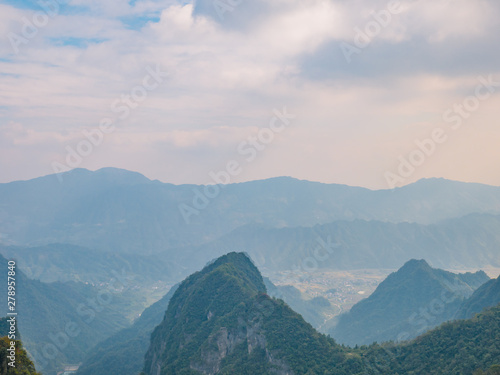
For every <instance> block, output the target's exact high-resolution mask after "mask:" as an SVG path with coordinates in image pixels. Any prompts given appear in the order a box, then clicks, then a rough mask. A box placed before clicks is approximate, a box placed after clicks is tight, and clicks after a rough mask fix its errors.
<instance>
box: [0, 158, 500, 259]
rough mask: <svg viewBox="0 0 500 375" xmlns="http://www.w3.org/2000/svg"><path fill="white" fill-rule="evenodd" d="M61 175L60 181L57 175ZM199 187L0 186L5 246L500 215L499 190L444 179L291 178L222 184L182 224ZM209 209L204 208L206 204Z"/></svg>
mask: <svg viewBox="0 0 500 375" xmlns="http://www.w3.org/2000/svg"><path fill="white" fill-rule="evenodd" d="M60 177H61V176H60ZM196 192H198V193H200V194H202V193H203V186H197V185H172V184H166V183H161V182H159V181H151V180H149V179H147V178H146V177H144V176H142V175H140V174H138V173H135V172H129V171H126V170H119V169H115V168H105V169H101V170H98V171H95V172H91V171H87V170H84V169H77V170H73V171H71V172H67V173H64V174H63V175H62V182H60V181H59V179H58V177H57V176H56V175H50V176H45V177H40V178H37V179H33V180H29V181H17V182H12V183H7V184H0V228H1V229H0V231H1V233H0V239H1V241H2V242H3V243H4V244H6V245H18V246H43V245H47V244H51V243H68V244H73V245H79V246H84V247H89V248H95V249H102V250H107V251H120V252H141V253H144V252H146V253H152V252H160V251H164V250H166V249H171V248H174V247H180V246H187V245H197V244H198V245H199V244H202V243H206V242H207V241H210V240H213V239H215V238H218V237H220V236H222V235H224V234H227V233H229V232H230V231H232V230H234V229H235V228H238V227H240V226H243V225H246V224H249V223H253V222H256V223H262V224H264V225H269V226H273V227H285V226H288V227H294V226H305V227H308V226H314V225H317V224H325V223H328V222H332V221H336V220H354V219H362V220H379V221H387V222H394V223H397V222H418V223H424V224H427V223H431V222H437V221H440V220H445V219H450V218H455V217H460V216H464V215H467V214H471V213H492V214H500V187H493V186H487V185H481V184H470V183H460V182H454V181H447V180H442V179H429V180H421V181H419V182H416V183H414V184H412V185H407V186H405V187H402V188H397V189H394V190H377V191H372V190H369V189H365V188H360V187H350V186H346V185H337V184H322V183H317V182H309V181H300V180H296V179H292V178H274V179H269V180H262V181H252V182H246V183H239V184H232V185H227V186H224V188H222V189H221V192H220V194H218V196H217V197H215V198H213V199H212V198H211V199H207V202H208V203H207V204H206V208H202V209H198V208H197V209H196V211H198V214H196V215H193V216H192V217H191V218H190V222H189V223H187V222H185V221H184V219H183V216H182V214H181V212H180V210H179V206H180V205H182V204H184V205H187V206H191V207H194V206H193V199H194V198H195V197H196V194H197V193H196ZM205 203H206V202H205Z"/></svg>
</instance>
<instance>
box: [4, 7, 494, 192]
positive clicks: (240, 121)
mask: <svg viewBox="0 0 500 375" xmlns="http://www.w3.org/2000/svg"><path fill="white" fill-rule="evenodd" d="M207 1H208V0H207ZM206 4H208V5H210V2H208V3H206ZM252 4H253V3H252ZM255 4H257V5H259V4H261V3H260V2H257V3H255ZM71 5H72V6H75V5H81V6H83V8H81V9H80V8H79V9H80V10H79V11H78V12H63V13H62V14H60V15H58V16H57V17H54V18H53V19H51V21H50V23H49V24H48V25H47V26H46V27H44V28H41V29H40V30H39V34H38V35H37V36H36V37H34V38H33V39H32V40H30V42H29V43H28V44H26V45H22V46H21V47H22V49H21V52H20V53H19V54H18V55H15V54H13V53H12V49H11V46H10V45H9V43H8V42H7V43H5V41H6V40H4V43H3V44H2V45H1V46H0V53H1V54H2V55H3V56H5V58H3V59H0V71H1V72H2V73H3V74H2V75H1V76H0V101H1V103H0V110H1V114H2V115H3V116H4V119H5V120H1V121H0V136H2V137H4V140H5V142H7V141H8V142H10V143H9V144H10V145H11V146H12V145H17V146H22V147H23V148H24V150H25V152H26V153H28V154H29V153H30V152H33V153H34V155H35V154H36V158H37V160H39V161H40V163H42V161H43V163H46V164H49V165H50V161H51V160H54V159H61V158H64V152H65V151H64V148H65V146H66V145H68V144H71V142H76V141H78V139H79V137H80V138H81V130H82V129H84V128H93V127H96V126H97V125H98V123H99V121H100V119H101V118H103V117H104V116H114V114H113V113H112V112H111V110H110V106H111V104H112V103H113V101H115V100H116V99H117V98H120V97H121V95H127V94H129V93H130V90H132V89H133V88H134V87H135V86H137V85H138V84H140V83H141V80H142V78H143V77H144V75H145V72H146V67H148V66H156V65H157V64H158V63H159V64H160V65H161V67H162V69H163V70H165V71H168V72H169V74H170V76H169V78H168V79H166V80H165V82H164V83H163V84H162V85H161V86H160V87H159V88H158V89H157V90H155V91H153V92H151V93H150V94H149V95H148V99H147V100H146V101H145V102H144V103H142V104H141V105H140V106H138V108H137V109H135V110H134V111H132V113H131V116H130V117H129V118H127V119H126V120H124V121H122V122H121V123H120V124H119V126H118V130H117V131H116V132H115V133H113V134H112V135H111V136H109V137H108V138H107V139H106V141H105V144H104V145H103V146H102V148H101V150H102V151H96V154H95V155H94V156H92V157H91V158H89V159H88V161H86V163H88V165H85V164H84V165H83V166H89V167H99V166H106V165H116V163H120V165H119V166H122V167H127V165H126V163H129V165H130V168H131V169H134V168H135V169H138V170H141V168H140V160H141V158H139V159H138V157H137V155H135V156H134V157H129V156H127V155H128V153H130V152H131V151H132V150H134V151H136V152H137V153H138V155H141V157H144V158H145V160H146V159H148V158H149V159H151V160H152V159H155V158H158V157H161V156H162V155H163V156H164V157H168V158H171V157H174V158H175V157H176V156H175V155H177V158H180V156H182V158H187V159H188V160H190V163H193V162H194V163H198V164H199V165H198V166H197V168H196V169H195V170H193V169H192V171H193V172H192V175H190V174H189V173H187V172H185V169H182V171H179V172H177V174H176V172H175V168H173V167H172V169H169V170H168V176H169V177H168V178H166V177H165V176H167V174H165V173H164V172H163V171H160V170H157V171H156V172H155V170H154V168H153V167H152V166H151V165H149V164H148V166H147V169H148V173H149V175H151V176H155V177H161V178H163V179H170V180H172V181H174V182H183V181H186V182H200V180H202V179H203V178H204V176H205V175H206V173H204V172H203V171H204V170H205V171H206V170H207V169H210V168H213V166H214V165H215V164H217V163H219V162H220V161H221V160H220V159H221V157H220V153H221V150H224V152H223V153H222V154H223V155H230V154H231V152H232V151H233V150H234V148H235V146H236V145H237V144H238V143H239V140H241V139H244V138H245V137H246V135H247V134H248V133H249V132H250V131H254V130H255V129H256V128H257V127H262V126H265V125H266V124H267V123H268V121H269V116H271V114H272V110H273V108H281V107H282V106H284V105H286V106H287V107H288V108H290V111H291V112H294V113H295V112H296V113H297V115H298V119H297V121H296V122H295V123H294V130H293V131H291V132H290V133H288V134H286V135H283V141H282V142H281V143H279V145H278V144H276V146H273V150H275V151H272V150H269V151H268V153H266V155H270V156H269V157H271V158H272V160H271V159H266V158H265V157H263V159H262V160H267V161H266V162H262V164H259V163H257V164H255V166H252V167H251V168H249V169H248V171H249V172H248V174H247V175H242V176H241V178H242V179H250V178H258V177H259V173H261V175H262V176H268V175H270V174H273V173H281V172H283V174H290V175H297V176H298V177H304V178H311V179H316V180H321V179H323V180H328V181H332V180H335V181H337V182H342V181H344V182H351V183H357V184H363V185H370V186H376V185H377V184H379V183H380V180H381V177H380V176H382V175H383V170H384V168H388V166H387V165H388V164H390V163H391V161H392V160H396V158H397V156H398V152H400V150H401V148H403V149H404V148H405V146H401V145H404V144H406V145H407V144H410V145H411V143H412V141H413V139H414V137H416V136H418V135H419V134H420V133H419V131H420V130H421V129H422V128H425V127H426V126H430V125H429V124H433V121H434V119H435V118H436V117H438V116H439V114H440V113H441V112H442V111H443V110H444V109H446V108H447V106H449V105H450V104H452V103H453V102H454V101H456V100H458V99H457V98H460V97H461V96H462V95H467V93H468V92H469V90H470V88H471V87H473V84H474V83H473V82H474V80H475V78H476V76H477V75H479V74H490V73H491V74H494V73H495V70H488V68H489V67H493V66H496V67H497V68H495V69H496V70H498V66H500V65H498V62H500V57H499V56H498V53H497V52H495V49H494V46H496V45H498V35H499V34H498V33H495V32H494V31H495V30H496V29H498V25H496V22H495V20H496V19H497V18H496V17H497V16H498V10H499V6H498V5H497V4H496V3H494V2H493V1H492V0H490V1H487V0H477V1H474V2H472V1H466V0H437V1H433V2H423V1H403V6H402V9H403V12H401V13H400V14H398V15H395V16H394V18H393V21H392V22H391V23H390V25H389V26H388V27H387V28H385V29H384V30H383V31H382V33H381V34H380V36H378V37H377V38H375V40H374V41H373V44H372V45H370V47H369V48H367V49H366V51H363V52H362V54H361V55H360V56H358V57H359V59H358V60H357V61H354V62H353V64H347V63H346V62H345V61H344V60H343V57H342V56H341V59H342V60H339V59H338V58H337V57H338V55H339V53H340V52H339V43H340V42H341V41H346V40H347V41H349V40H352V38H353V37H354V28H355V27H360V28H363V27H364V25H366V23H367V22H368V21H369V20H372V19H373V15H372V11H380V10H382V9H384V8H385V7H386V6H387V1H381V0H377V1H368V0H355V1H354V0H353V1H340V0H337V1H333V0H331V1H328V0H311V1H307V2H305V1H300V0H273V1H267V2H266V4H265V5H263V4H261V5H262V6H260V5H259V6H257V5H255V7H252V6H251V5H245V4H242V5H241V7H235V9H234V10H233V12H232V13H231V14H227V18H226V20H225V21H223V20H220V19H218V18H217V17H215V18H214V17H210V16H208V15H207V14H208V13H203V12H196V11H194V10H193V9H198V8H200V4H196V6H194V5H193V4H181V3H178V2H175V1H173V0H172V1H167V0H165V1H137V2H136V3H135V4H134V5H133V6H131V5H130V4H129V2H128V1H125V0H113V1H106V2H102V1H80V0H73V1H72V2H71ZM82 9H83V10H82ZM85 9H87V10H85ZM31 13H32V12H30V11H29V10H19V9H15V8H14V7H12V6H7V5H0V25H1V26H0V31H1V32H2V34H3V35H6V34H7V33H8V32H9V31H10V32H20V25H21V24H20V20H21V18H22V17H23V16H28V17H29V16H30V14H31ZM153 14H154V15H157V16H158V17H159V20H158V21H156V20H155V19H152V20H150V22H149V23H147V24H141V25H140V26H137V27H130V25H126V24H124V23H123V22H122V19H123V17H131V18H132V20H133V19H134V17H139V16H140V17H142V16H150V15H153ZM231 17H232V18H231ZM238 17H239V18H238ZM231 20H233V21H232V22H233V23H230V22H231ZM234 20H242V21H241V25H239V24H238V22H236V21H234ZM226 22H227V23H226ZM229 26H230V27H229ZM497 31H498V30H497ZM68 38H77V39H83V43H81V44H77V45H74V44H72V43H71V41H70V42H68ZM64 41H66V42H64ZM457 41H463V42H464V43H466V44H465V47H467V48H465V47H464V45H462V44H461V43H459V42H457ZM488 42H489V44H490V47H491V49H488V50H487V51H485V52H487V53H488V54H489V56H490V57H489V59H488V61H484V60H485V59H480V58H478V57H475V56H471V52H470V50H468V49H469V48H470V49H472V48H475V49H476V52H477V51H482V49H483V48H486V47H483V45H488ZM438 54H439V55H438ZM441 54H442V61H441V60H440V64H442V65H443V67H441V66H437V64H436V59H440V58H441ZM335 56H337V57H335ZM305 60H307V61H308V64H306V63H304V61H305ZM448 62H449V64H451V65H449V64H448ZM318 67H319V68H321V69H318V72H319V73H316V72H315V71H314V69H317V68H318ZM314 74H315V77H314V79H312V78H311V77H312V76H313V75H314ZM481 119H482V124H483V126H484V129H488V132H491V134H492V135H493V134H494V135H495V136H496V132H497V131H496V130H495V129H496V128H495V127H493V126H492V125H491V124H493V123H494V122H495V117H494V116H493V115H491V114H490V115H487V116H482V117H481ZM2 121H3V123H2ZM474 123H475V122H474ZM13 124H15V125H13ZM20 124H22V125H20ZM425 124H427V125H425ZM416 129H420V130H416ZM381 144H383V145H384V146H383V147H381V146H380V145H381ZM148 145H154V147H148ZM29 146H33V148H32V150H33V151H30V150H31V149H30V148H29ZM9 147H10V146H9ZM162 147H165V150H167V151H165V150H163V149H162ZM485 147H487V148H486V149H487V150H490V149H491V147H493V146H491V145H490V144H488V146H485ZM9 150H11V151H5V152H12V149H11V148H9ZM35 150H36V151H35ZM104 150H108V152H104ZM278 150H279V155H283V156H282V157H281V158H279V155H278V154H277V153H278ZM450 150H453V151H456V149H455V148H454V147H451V146H450ZM301 152H305V153H306V155H308V156H307V158H304V157H303V156H301V155H302V154H301ZM450 152H451V151H450ZM491 152H494V153H495V154H496V153H497V151H496V149H495V150H493V149H491ZM188 153H189V156H188ZM9 155H10V154H9ZM16 155H17V154H16ZM374 155H377V156H376V157H374ZM4 156H5V155H4ZM301 157H302V159H300V158H301ZM482 158H484V154H483V153H481V154H480V155H479V154H478V155H477V162H478V163H479V162H480V160H481V159H482ZM32 159H33V158H32ZM132 159H133V160H132ZM23 160H24V159H23ZM26 160H29V158H26ZM119 160H123V161H120V162H119ZM346 160H348V161H350V162H349V163H345V161H346ZM474 160H476V159H474ZM125 161H127V162H125ZM332 161H339V163H337V164H335V165H336V166H334V167H331V166H330V164H331V162H332ZM340 161H343V164H342V165H340ZM124 163H125V165H124ZM145 163H146V162H145ZM44 165H45V164H44ZM132 166H134V168H132ZM350 166H351V167H352V168H351V169H349V168H350ZM0 168H6V167H5V166H2V165H0ZM23 168H25V169H26V170H30V171H32V172H31V173H33V174H34V175H36V174H41V173H40V172H39V171H41V170H42V169H43V168H42V166H41V164H37V165H36V166H35V165H33V166H29V165H25V166H23ZM145 168H146V167H145ZM329 168H331V175H332V176H335V177H331V176H330V177H329V176H328V174H327V173H326V172H327V171H328V170H329ZM440 168H443V167H442V166H440ZM44 170H45V169H44ZM425 170H427V169H425ZM9 171H10V172H9V173H11V176H14V175H15V174H14V172H12V171H13V169H12V168H9ZM294 171H295V172H294ZM429 171H431V172H432V173H433V174H437V173H438V169H436V170H434V169H432V168H431V169H429ZM364 172H365V173H364ZM431 172H429V173H431ZM9 173H7V174H6V173H4V174H3V176H5V177H3V178H4V179H9V178H10V177H9ZM456 173H459V171H458V170H457V171H456ZM443 174H444V172H443ZM198 175H199V176H201V177H197V176H198ZM365 175H366V176H367V177H364V176H365ZM448 177H450V176H448ZM457 178H458V179H460V178H459V177H457ZM183 179H184V180H183ZM499 183H500V181H499Z"/></svg>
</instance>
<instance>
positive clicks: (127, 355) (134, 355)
mask: <svg viewBox="0 0 500 375" xmlns="http://www.w3.org/2000/svg"><path fill="white" fill-rule="evenodd" d="M177 287H178V285H175V286H173V287H172V288H171V289H170V291H169V292H168V293H167V294H166V295H165V296H164V297H163V298H162V299H160V300H159V301H158V302H156V303H154V304H153V305H151V306H150V307H148V308H147V309H146V310H144V312H143V313H142V314H141V316H140V317H139V318H137V320H136V321H135V322H134V324H133V325H132V326H131V327H129V328H125V329H123V330H121V331H119V332H117V333H116V334H114V335H113V336H111V337H110V338H108V339H106V340H104V341H102V342H100V343H99V344H97V345H96V347H95V348H93V349H92V350H91V351H90V353H89V354H88V355H87V357H86V358H85V360H84V362H83V364H82V365H81V366H80V368H79V369H78V373H77V375H137V374H138V373H139V372H140V371H141V370H142V367H143V366H144V355H145V354H146V351H147V349H148V347H149V342H150V337H151V332H153V329H154V328H155V327H156V326H157V325H158V324H160V323H161V321H162V319H163V317H164V315H165V310H167V307H168V304H169V302H170V299H171V298H172V295H173V294H174V292H175V291H176V290H177Z"/></svg>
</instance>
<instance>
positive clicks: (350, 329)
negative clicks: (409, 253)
mask: <svg viewBox="0 0 500 375" xmlns="http://www.w3.org/2000/svg"><path fill="white" fill-rule="evenodd" d="M488 280H489V277H488V276H487V275H486V274H485V273H484V272H483V271H479V272H477V273H474V274H471V273H467V274H454V273H451V272H447V271H443V270H440V269H434V268H431V267H430V266H429V264H428V263H427V262H426V261H425V260H411V261H409V262H407V263H406V264H405V265H404V266H403V267H401V268H400V269H399V270H398V271H397V272H395V273H392V274H391V275H389V276H388V277H387V278H386V279H385V280H384V281H383V282H382V283H381V284H380V285H379V286H378V287H377V289H376V290H375V292H373V294H372V295H370V296H369V297H368V298H366V299H364V300H362V301H360V302H358V303H357V304H356V305H354V306H353V307H352V309H351V310H350V311H349V312H347V313H345V314H343V315H341V316H340V318H339V321H338V323H337V326H336V327H335V328H334V329H333V331H332V336H333V337H334V338H335V340H336V341H338V342H339V343H344V344H347V345H351V346H354V345H365V344H371V343H373V342H384V341H390V340H393V341H401V340H408V339H411V338H414V337H416V336H418V335H419V334H422V333H424V332H425V331H427V330H429V329H430V328H432V327H435V326H437V325H439V324H441V323H443V322H445V321H447V320H450V319H453V318H454V316H455V315H456V313H457V311H458V309H459V308H460V307H461V305H462V303H463V302H464V300H465V299H466V298H468V297H469V296H471V295H472V293H473V292H474V290H476V289H477V288H478V287H480V286H481V285H482V284H484V283H485V282H487V281H488Z"/></svg>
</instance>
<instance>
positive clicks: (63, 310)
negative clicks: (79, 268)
mask: <svg viewBox="0 0 500 375" xmlns="http://www.w3.org/2000/svg"><path fill="white" fill-rule="evenodd" d="M0 268H1V269H3V270H7V261H6V260H5V258H3V257H2V256H0ZM0 284H1V285H7V272H0ZM16 287H17V290H16V298H17V299H16V308H17V310H18V311H19V312H20V314H19V316H18V327H19V331H20V332H22V339H23V343H24V345H25V347H26V348H27V350H28V351H29V353H30V354H31V355H32V356H33V358H34V360H35V364H36V366H37V368H38V370H39V371H41V372H42V373H43V374H44V375H52V374H55V373H56V372H57V369H58V368H60V366H61V365H62V364H63V363H66V364H67V363H78V362H80V361H81V360H82V359H83V358H84V356H85V354H86V353H87V351H88V350H89V349H90V348H91V347H93V346H94V344H95V343H96V342H98V341H101V340H103V339H105V338H107V337H109V336H110V335H112V334H113V333H114V332H116V331H118V330H120V329H121V328H124V327H126V326H128V325H129V322H128V320H127V318H126V316H125V314H126V312H127V311H129V305H130V301H129V300H125V299H124V298H122V297H121V296H120V295H119V294H118V293H111V292H110V291H109V289H96V288H94V287H91V286H89V285H85V284H82V283H74V282H71V283H59V282H58V283H50V284H48V283H42V282H40V281H37V280H30V279H28V278H27V277H26V276H25V275H24V274H23V273H22V272H21V271H20V270H19V269H17V270H16ZM4 309H6V304H5V307H4ZM6 313H7V311H5V312H4V314H6Z"/></svg>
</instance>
